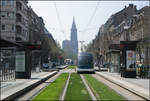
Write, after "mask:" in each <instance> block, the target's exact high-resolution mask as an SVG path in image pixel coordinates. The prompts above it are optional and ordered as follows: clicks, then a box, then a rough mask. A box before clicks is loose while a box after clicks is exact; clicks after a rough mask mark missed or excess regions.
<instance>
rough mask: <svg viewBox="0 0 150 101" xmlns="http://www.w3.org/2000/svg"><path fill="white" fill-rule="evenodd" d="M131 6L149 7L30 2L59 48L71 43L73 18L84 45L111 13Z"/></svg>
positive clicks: (138, 4)
mask: <svg viewBox="0 0 150 101" xmlns="http://www.w3.org/2000/svg"><path fill="white" fill-rule="evenodd" d="M130 3H134V4H135V5H137V9H140V8H142V7H144V6H145V5H149V2H148V1H126V2H125V1H29V5H31V7H32V8H33V10H34V11H35V12H36V13H37V15H39V16H42V18H43V19H44V22H45V26H46V28H47V29H48V31H49V32H50V33H52V35H53V37H54V39H55V40H57V41H59V43H60V44H61V45H62V41H63V40H66V39H67V40H70V29H71V25H72V21H73V16H74V17H75V22H76V26H77V29H78V40H79V41H85V44H87V43H89V42H91V41H92V39H94V38H95V35H96V34H97V32H98V29H99V27H100V26H101V25H102V24H104V23H105V22H106V21H107V20H108V18H109V17H110V16H111V15H112V14H115V13H117V12H118V11H120V10H122V9H123V8H124V7H125V5H126V6H128V5H129V4H130ZM96 7H97V9H96ZM95 9H96V10H95ZM94 12H95V13H94ZM91 18H92V20H91ZM79 46H80V45H79Z"/></svg>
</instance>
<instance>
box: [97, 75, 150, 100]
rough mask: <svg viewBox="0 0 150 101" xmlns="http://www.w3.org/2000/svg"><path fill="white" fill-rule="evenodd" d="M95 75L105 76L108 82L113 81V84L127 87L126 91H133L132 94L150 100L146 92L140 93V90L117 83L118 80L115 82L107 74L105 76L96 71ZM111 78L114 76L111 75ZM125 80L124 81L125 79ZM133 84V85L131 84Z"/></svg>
mask: <svg viewBox="0 0 150 101" xmlns="http://www.w3.org/2000/svg"><path fill="white" fill-rule="evenodd" d="M96 74H97V75H99V76H102V77H103V78H105V79H106V80H108V81H110V82H112V83H114V84H117V85H118V86H120V87H122V88H124V89H127V90H128V91H130V92H132V93H134V94H136V95H138V96H140V97H142V98H144V99H146V100H150V98H149V97H150V96H149V95H147V94H143V93H141V91H138V90H137V89H133V88H131V87H128V85H125V84H122V83H119V82H117V81H115V80H114V79H111V78H109V76H105V74H104V75H103V74H100V73H96ZM112 78H114V77H112ZM125 82H126V81H125ZM129 84H131V83H129ZM133 86H134V85H133Z"/></svg>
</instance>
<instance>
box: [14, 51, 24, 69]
mask: <svg viewBox="0 0 150 101" xmlns="http://www.w3.org/2000/svg"><path fill="white" fill-rule="evenodd" d="M16 71H17V72H25V52H16Z"/></svg>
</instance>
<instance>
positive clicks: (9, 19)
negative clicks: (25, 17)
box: [0, 0, 16, 42]
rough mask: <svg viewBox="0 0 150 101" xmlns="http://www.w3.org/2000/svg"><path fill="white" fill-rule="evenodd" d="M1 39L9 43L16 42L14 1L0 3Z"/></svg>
mask: <svg viewBox="0 0 150 101" xmlns="http://www.w3.org/2000/svg"><path fill="white" fill-rule="evenodd" d="M0 17H1V19H0V25H1V26H0V27H1V34H0V36H1V38H3V39H5V40H9V41H13V42H14V41H15V40H16V28H15V26H16V1H15V0H10V1H8V0H7V1H6V0H1V1H0Z"/></svg>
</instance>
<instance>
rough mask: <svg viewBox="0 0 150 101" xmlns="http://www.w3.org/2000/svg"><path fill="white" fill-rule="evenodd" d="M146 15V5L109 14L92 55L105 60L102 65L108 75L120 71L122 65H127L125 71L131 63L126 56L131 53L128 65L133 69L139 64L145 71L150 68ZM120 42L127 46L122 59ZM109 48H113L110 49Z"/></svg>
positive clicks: (149, 16) (149, 28) (149, 19)
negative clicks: (106, 67)
mask: <svg viewBox="0 0 150 101" xmlns="http://www.w3.org/2000/svg"><path fill="white" fill-rule="evenodd" d="M149 12H150V8H149V7H147V6H145V7H143V8H142V9H140V10H137V9H136V6H135V5H133V4H129V6H128V7H126V6H125V8H124V9H123V10H121V11H119V12H118V13H116V14H114V15H112V16H111V17H110V18H109V19H108V21H107V22H106V23H105V24H104V25H102V26H101V28H100V29H99V32H98V35H97V36H96V38H95V39H94V40H93V46H94V47H95V49H97V50H96V51H95V52H94V50H93V52H94V54H95V56H97V57H98V56H101V57H104V58H103V60H104V61H105V62H104V63H108V64H109V68H110V72H120V66H121V65H122V63H124V64H127V65H126V68H128V67H129V65H130V64H129V62H127V61H128V60H127V57H128V55H129V56H130V55H131V53H132V56H133V57H132V60H133V61H132V63H131V64H135V65H136V66H138V65H139V64H142V65H143V66H145V67H147V68H148V66H149V65H150V59H149V55H150V54H149V50H150V43H149V42H150V38H149V36H150V33H149V32H150V13H149ZM122 43H128V45H127V46H126V47H125V49H127V50H126V53H125V54H126V55H124V56H122V54H124V53H122V52H123V51H122V50H121V49H120V48H119V47H121V46H119V45H121V44H122ZM133 44H134V45H133ZM112 45H115V46H113V47H112ZM130 45H133V47H131V46H130ZM129 47H130V49H129ZM128 53H129V54H128ZM97 54H98V55H97ZM97 61H101V59H97ZM123 61H125V62H123ZM130 62H131V61H130ZM124 66H125V65H124Z"/></svg>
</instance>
